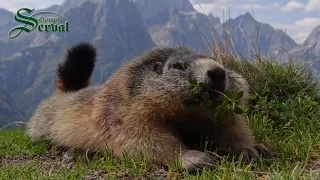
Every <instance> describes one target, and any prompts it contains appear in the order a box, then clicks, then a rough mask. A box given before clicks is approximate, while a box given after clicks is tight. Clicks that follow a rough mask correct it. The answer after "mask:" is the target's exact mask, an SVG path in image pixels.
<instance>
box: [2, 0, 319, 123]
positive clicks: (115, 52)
mask: <svg viewBox="0 0 320 180" xmlns="http://www.w3.org/2000/svg"><path fill="white" fill-rule="evenodd" d="M44 10H46V11H53V12H56V13H59V14H62V15H64V16H65V17H66V19H67V20H68V21H69V26H70V27H69V29H70V32H61V33H56V32H55V33H44V32H32V33H22V34H21V35H20V36H19V37H17V38H15V39H9V38H8V32H9V30H10V29H11V28H13V27H15V26H17V25H18V23H17V22H15V21H14V18H13V17H14V14H13V13H11V12H9V11H7V10H4V9H0V20H1V22H3V23H2V24H1V25H0V126H1V125H4V124H6V123H8V122H9V120H10V121H13V120H21V119H25V120H27V119H28V117H30V116H31V115H32V113H33V112H34V110H35V108H36V106H37V104H39V102H41V100H42V99H44V98H46V97H48V96H50V95H51V94H52V93H53V92H54V90H55V88H54V79H55V78H56V74H55V73H56V72H55V70H56V66H57V64H58V63H59V62H61V61H62V60H63V58H64V56H65V53H66V50H67V49H68V48H69V47H71V46H72V45H74V44H76V43H78V42H82V41H88V42H91V43H93V44H94V45H95V46H96V47H97V52H98V57H97V63H96V69H95V71H94V73H93V80H92V84H93V85H95V84H101V83H103V82H105V81H106V80H107V79H108V77H109V76H110V75H111V74H112V73H113V72H114V71H115V70H116V69H117V68H118V67H119V66H121V64H122V63H123V62H124V61H126V60H128V59H130V58H133V57H135V56H139V55H141V54H142V53H143V52H145V51H146V50H148V49H150V48H152V47H155V46H174V45H179V44H185V45H188V46H191V47H193V48H194V49H196V50H198V51H200V52H203V53H210V52H211V49H212V46H213V42H214V36H213V34H214V35H215V36H216V37H218V39H220V40H221V43H228V42H230V41H229V40H230V38H228V36H226V32H227V33H229V34H230V35H231V39H232V50H233V51H234V52H235V53H237V54H239V55H241V56H242V57H243V58H247V59H251V58H254V56H255V53H257V52H258V51H259V52H260V53H261V54H262V55H263V56H267V57H271V58H279V57H282V56H285V53H284V51H283V49H285V50H286V51H288V52H289V53H290V54H292V57H294V58H296V59H300V60H307V61H308V62H309V61H312V62H313V63H316V66H315V67H316V68H319V69H320V65H318V64H317V63H318V62H319V61H320V53H319V50H320V45H318V42H319V41H318V39H320V26H318V27H317V28H315V29H314V30H313V31H312V33H311V34H310V36H309V37H308V39H307V40H306V41H305V42H304V43H303V44H301V45H298V44H297V43H295V42H294V40H292V39H291V38H290V37H289V36H288V35H286V33H284V32H283V31H282V30H276V29H274V28H273V27H271V26H270V25H268V24H264V23H260V22H257V21H256V20H255V19H254V18H253V17H252V16H251V15H250V14H249V13H245V14H243V15H241V16H239V17H237V18H235V19H229V20H227V21H226V22H221V21H220V19H219V18H218V17H214V16H213V15H212V14H209V15H208V16H206V15H204V14H202V13H200V12H198V11H196V10H195V9H194V8H193V6H192V4H191V3H190V2H189V1H188V0H175V1H172V0H158V1H154V0H79V1H77V0H65V1H64V2H63V3H62V4H61V5H54V6H51V7H48V8H46V9H44ZM260 28H261V29H260ZM257 32H260V33H259V34H257ZM258 47H260V48H258ZM280 47H282V48H280Z"/></svg>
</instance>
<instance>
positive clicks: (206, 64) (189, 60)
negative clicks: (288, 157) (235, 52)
mask: <svg viewBox="0 0 320 180" xmlns="http://www.w3.org/2000/svg"><path fill="white" fill-rule="evenodd" d="M129 69H130V71H129V72H130V76H131V78H130V82H129V91H130V96H131V97H134V96H137V95H152V94H153V95H163V94H166V96H167V95H169V96H171V97H175V98H174V99H179V100H186V99H189V98H190V97H191V96H192V94H193V93H194V92H195V89H191V88H190V83H189V81H188V80H189V79H196V80H197V81H198V82H203V83H204V86H203V87H202V89H201V90H202V91H204V92H208V93H209V95H210V97H211V98H212V100H216V99H217V98H218V97H219V95H218V94H217V93H216V92H215V91H220V92H223V91H224V90H226V89H228V90H233V91H237V92H239V91H244V98H243V100H245V99H246V97H247V94H248V89H247V83H246V81H245V79H244V78H242V76H240V75H239V74H237V73H235V72H233V71H231V70H228V69H226V68H224V67H223V66H222V65H221V64H219V63H218V62H217V61H215V60H214V59H213V58H211V57H207V56H204V55H200V54H198V53H197V52H195V51H193V50H192V49H190V48H188V47H185V46H178V47H175V48H156V49H153V50H151V51H149V52H148V53H146V54H145V55H143V56H142V57H140V58H137V59H136V60H134V61H133V63H130V67H129ZM177 103H178V102H177Z"/></svg>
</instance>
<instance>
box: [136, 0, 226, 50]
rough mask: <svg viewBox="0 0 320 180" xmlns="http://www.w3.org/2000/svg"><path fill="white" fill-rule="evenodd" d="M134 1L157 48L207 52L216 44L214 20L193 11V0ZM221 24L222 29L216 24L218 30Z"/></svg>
mask: <svg viewBox="0 0 320 180" xmlns="http://www.w3.org/2000/svg"><path fill="white" fill-rule="evenodd" d="M131 1H132V2H133V3H134V4H135V5H136V6H137V8H138V9H139V10H140V11H141V13H142V17H143V18H144V20H145V21H146V22H147V24H148V28H149V33H150V35H151V38H152V40H153V42H154V43H155V44H156V45H157V46H173V45H178V44H187V45H189V46H191V47H193V48H195V49H197V50H201V51H204V50H207V48H208V45H207V42H208V43H212V40H213V37H212V34H211V31H212V28H211V26H210V23H211V22H210V18H207V17H206V16H205V15H203V14H201V13H199V12H197V11H196V10H195V9H193V6H192V4H191V3H190V2H189V1H186V0H179V1H174V2H175V3H173V1H170V0H160V1H153V0H131ZM158 7H161V8H158ZM211 20H212V19H211ZM215 22H216V21H215ZM219 25H220V21H219V24H218V26H216V24H214V27H215V28H217V29H219Z"/></svg>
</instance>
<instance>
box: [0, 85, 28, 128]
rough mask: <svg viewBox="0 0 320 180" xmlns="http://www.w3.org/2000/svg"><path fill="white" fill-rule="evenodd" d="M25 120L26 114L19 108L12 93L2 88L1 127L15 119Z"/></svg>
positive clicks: (0, 95)
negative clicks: (11, 95)
mask: <svg viewBox="0 0 320 180" xmlns="http://www.w3.org/2000/svg"><path fill="white" fill-rule="evenodd" d="M25 120H26V117H25V115H24V114H23V112H22V111H21V110H19V109H18V108H17V105H16V104H15V103H14V100H13V99H12V98H11V97H10V95H9V94H8V93H7V92H6V91H4V90H3V89H0V127H3V126H5V125H8V124H9V123H11V122H13V121H25Z"/></svg>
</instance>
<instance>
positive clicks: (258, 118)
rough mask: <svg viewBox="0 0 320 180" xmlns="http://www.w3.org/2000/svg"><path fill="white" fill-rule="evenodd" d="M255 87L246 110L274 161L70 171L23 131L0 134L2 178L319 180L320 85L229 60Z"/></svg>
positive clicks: (265, 65) (85, 161)
mask: <svg viewBox="0 0 320 180" xmlns="http://www.w3.org/2000/svg"><path fill="white" fill-rule="evenodd" d="M224 65H225V66H226V67H229V68H231V69H233V70H235V71H237V72H239V73H241V74H243V75H244V76H245V77H246V78H247V79H248V82H249V84H250V86H251V94H252V95H251V99H250V101H249V104H248V106H246V107H244V108H243V109H244V114H245V115H246V116H248V119H249V123H250V126H251V127H252V129H253V132H254V135H255V137H256V139H257V141H259V142H262V143H264V144H265V145H266V146H268V147H269V148H270V150H271V152H272V157H270V158H261V160H259V161H256V162H252V163H249V164H248V163H247V164H245V163H242V162H241V161H238V160H239V159H241V157H222V160H221V161H220V164H219V166H217V168H216V169H215V170H209V169H204V170H203V171H202V172H198V173H197V174H195V175H191V174H188V173H186V172H184V171H183V170H182V169H181V167H180V165H179V163H176V164H174V165H172V166H170V167H169V169H168V171H164V170H161V169H159V168H158V167H154V166H152V165H151V164H150V163H149V161H148V160H146V159H143V158H141V157H138V156H137V157H129V156H125V157H123V158H121V159H115V158H113V157H112V155H111V154H108V153H106V154H103V155H98V154H96V155H88V154H87V155H86V154H85V155H83V154H81V155H78V156H77V160H76V163H75V164H74V165H72V166H68V165H62V164H61V155H60V156H57V155H54V154H52V150H47V147H48V145H47V143H46V142H40V143H33V142H32V141H30V139H29V138H28V137H26V136H25V135H24V133H23V131H22V130H15V131H8V130H2V131H0V162H1V163H0V179H52V178H53V179H80V178H82V177H84V178H87V179H89V178H93V177H100V178H109V179H115V178H128V179H132V178H143V177H144V178H147V179H152V178H155V177H164V178H169V179H170V178H176V179H182V178H184V179H319V178H320V133H319V132H320V106H319V103H318V99H317V91H318V85H317V84H316V83H315V81H314V79H312V76H311V75H309V74H308V73H307V70H306V69H305V68H304V67H303V66H300V65H292V64H284V65H280V64H278V63H276V62H273V61H255V62H253V61H229V62H224Z"/></svg>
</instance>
